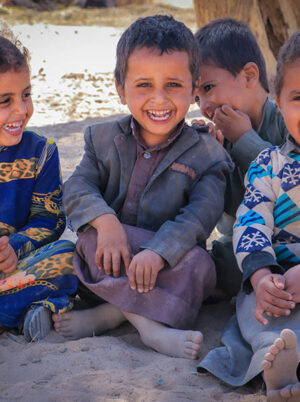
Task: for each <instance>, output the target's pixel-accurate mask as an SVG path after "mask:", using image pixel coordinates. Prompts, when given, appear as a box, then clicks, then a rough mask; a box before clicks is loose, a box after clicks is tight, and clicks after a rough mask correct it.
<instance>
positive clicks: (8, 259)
mask: <svg viewBox="0 0 300 402" xmlns="http://www.w3.org/2000/svg"><path fill="white" fill-rule="evenodd" d="M17 265H18V257H17V255H16V253H15V250H14V249H13V248H12V246H11V245H10V244H9V238H8V237H7V236H2V237H0V271H2V272H4V273H5V274H11V273H12V272H14V270H15V269H16V268H17Z"/></svg>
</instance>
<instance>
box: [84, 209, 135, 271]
mask: <svg viewBox="0 0 300 402" xmlns="http://www.w3.org/2000/svg"><path fill="white" fill-rule="evenodd" d="M90 224H91V225H92V226H93V227H94V228H95V229H96V230H97V250H96V255H95V261H96V264H97V265H98V267H99V269H104V271H105V273H106V275H110V274H111V272H113V276H114V277H117V276H119V274H120V266H121V259H122V260H123V262H124V265H125V268H126V272H127V270H128V267H129V264H130V261H131V258H132V253H131V249H130V245H129V243H128V239H127V235H126V232H125V230H124V228H123V226H122V224H121V223H120V221H119V220H118V218H117V217H116V216H115V215H113V214H105V215H101V216H99V217H98V218H96V219H94V220H93V221H92V222H90Z"/></svg>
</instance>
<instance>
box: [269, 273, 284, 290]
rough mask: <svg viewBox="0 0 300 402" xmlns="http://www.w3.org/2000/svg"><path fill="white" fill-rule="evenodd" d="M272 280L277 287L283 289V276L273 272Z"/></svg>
mask: <svg viewBox="0 0 300 402" xmlns="http://www.w3.org/2000/svg"><path fill="white" fill-rule="evenodd" d="M272 280H273V283H274V285H275V286H276V287H277V289H281V290H283V289H284V288H285V277H284V276H283V275H276V274H274V275H273V276H272Z"/></svg>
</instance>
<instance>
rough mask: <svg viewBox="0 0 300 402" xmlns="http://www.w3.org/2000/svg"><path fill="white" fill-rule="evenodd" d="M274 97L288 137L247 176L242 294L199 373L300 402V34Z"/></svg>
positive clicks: (285, 51)
mask: <svg viewBox="0 0 300 402" xmlns="http://www.w3.org/2000/svg"><path fill="white" fill-rule="evenodd" d="M275 90H276V98H277V105H278V107H279V108H280V110H281V112H282V115H283V117H284V120H285V124H286V127H287V129H288V131H289V135H288V137H287V140H286V142H285V144H284V145H283V146H282V147H271V148H269V149H266V150H264V151H262V152H261V153H260V154H259V155H258V156H257V158H256V159H255V161H254V162H252V164H251V165H250V168H249V170H248V173H247V176H246V179H245V186H246V193H245V196H244V200H243V202H242V204H241V205H240V207H239V209H238V211H237V220H236V223H235V226H234V235H233V243H234V250H235V255H236V258H237V261H238V264H239V267H240V269H241V270H242V271H243V288H242V290H241V291H240V293H239V294H238V297H237V304H236V316H234V317H233V318H232V319H231V321H230V322H229V324H228V326H227V328H226V329H225V332H224V335H223V338H222V342H223V344H224V345H225V346H224V347H221V348H217V349H215V350H213V351H211V352H210V353H209V354H208V355H207V356H206V357H205V359H204V360H203V361H202V362H201V364H200V367H201V368H204V369H206V370H208V371H210V372H211V373H213V374H214V375H216V376H217V377H219V378H221V379H222V380H223V381H225V382H227V383H228V384H230V385H234V386H240V385H243V384H246V383H247V382H248V381H250V380H251V379H252V378H253V377H255V376H256V375H258V374H259V373H260V372H261V371H263V378H264V381H265V383H266V387H267V397H268V400H269V401H274V402H275V401H276V402H278V401H279V402H280V401H287V400H288V401H299V400H300V382H299V378H298V377H297V369H298V368H299V367H298V366H299V360H300V359H299V354H298V347H299V346H300V304H299V303H300V31H298V32H296V33H294V34H293V35H292V36H291V38H290V39H289V40H288V41H287V43H286V44H285V45H284V46H283V48H282V49H281V51H280V54H279V60H278V65H277V75H276V81H275ZM297 346H298V347H297ZM298 372H299V370H298Z"/></svg>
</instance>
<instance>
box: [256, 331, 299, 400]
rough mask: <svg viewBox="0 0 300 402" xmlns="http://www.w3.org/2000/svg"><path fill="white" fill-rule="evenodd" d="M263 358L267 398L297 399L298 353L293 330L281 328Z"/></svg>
mask: <svg viewBox="0 0 300 402" xmlns="http://www.w3.org/2000/svg"><path fill="white" fill-rule="evenodd" d="M264 358H265V360H264V361H263V364H262V365H263V369H264V373H263V375H264V380H265V383H266V387H267V397H268V400H269V401H270V402H282V401H287V400H289V401H297V400H298V401H299V396H300V384H299V382H298V378H297V374H296V371H297V367H298V364H299V354H298V347H297V337H296V334H295V333H294V331H292V330H290V329H284V330H282V331H281V334H280V338H277V339H276V340H275V341H274V343H273V345H272V346H271V347H270V348H269V351H268V353H266V355H265V357H264ZM290 398H293V399H290ZM295 398H296V399H295Z"/></svg>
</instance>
